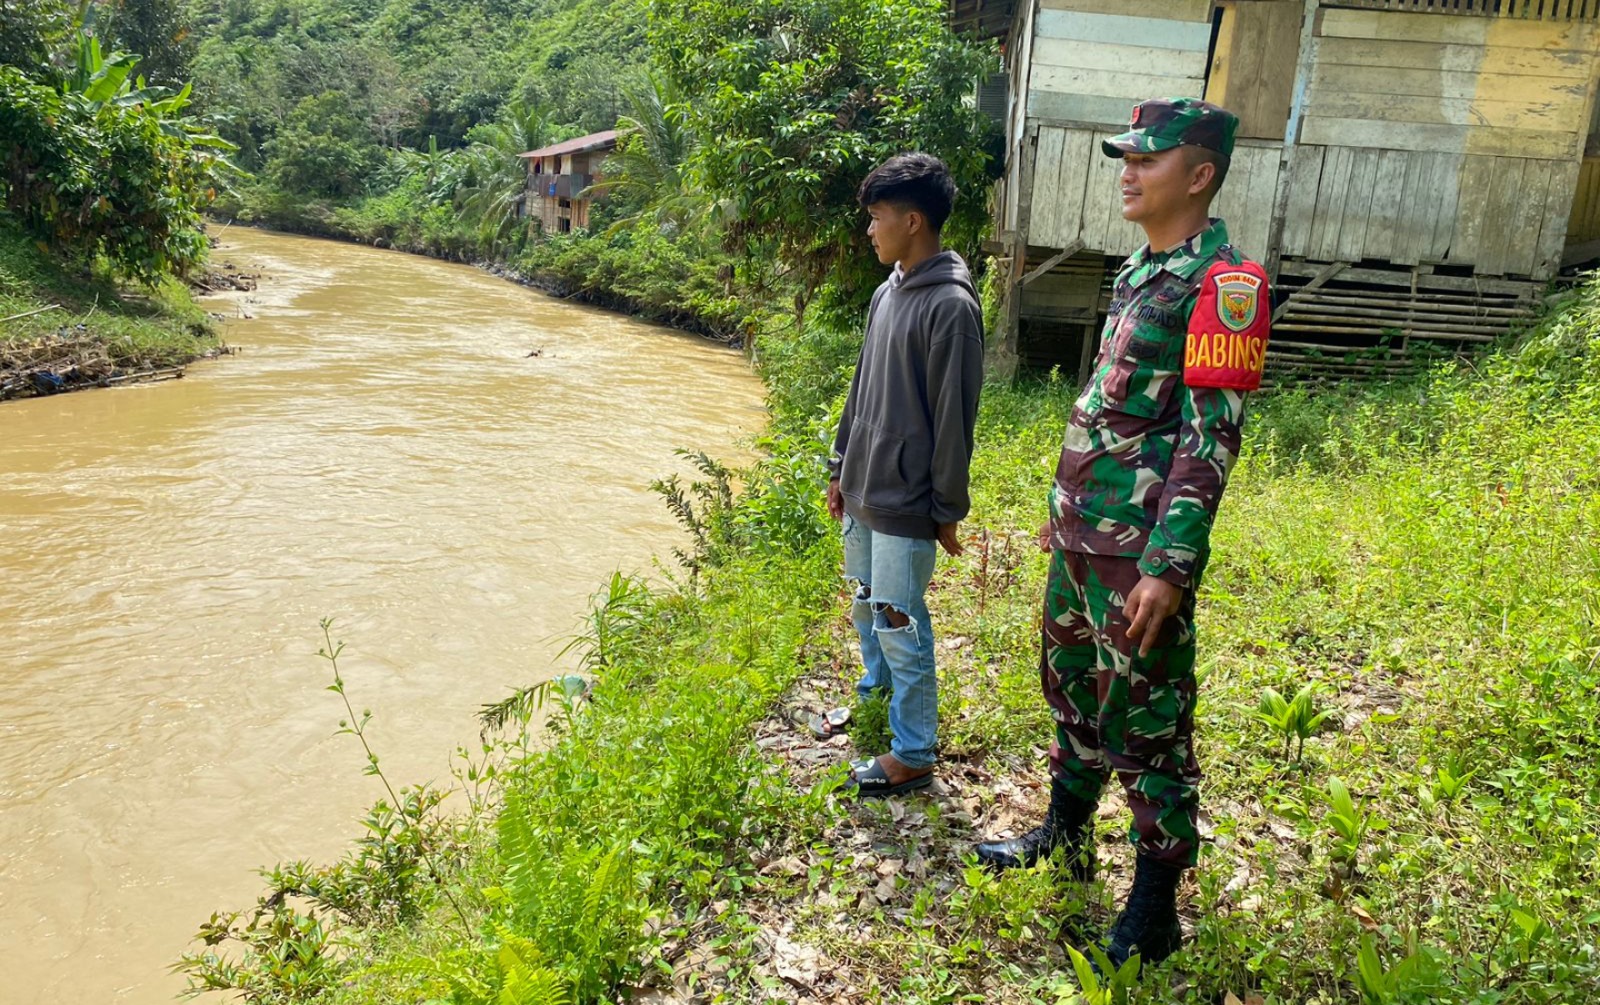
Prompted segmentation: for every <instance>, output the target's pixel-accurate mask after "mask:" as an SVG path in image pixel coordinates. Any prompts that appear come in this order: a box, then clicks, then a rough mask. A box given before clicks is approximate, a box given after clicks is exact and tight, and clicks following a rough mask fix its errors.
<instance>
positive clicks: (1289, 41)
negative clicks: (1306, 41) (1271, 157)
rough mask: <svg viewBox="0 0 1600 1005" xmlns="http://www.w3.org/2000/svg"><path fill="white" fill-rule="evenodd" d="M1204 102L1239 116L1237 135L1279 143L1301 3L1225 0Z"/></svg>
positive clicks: (1285, 117) (1290, 87) (1297, 45)
mask: <svg viewBox="0 0 1600 1005" xmlns="http://www.w3.org/2000/svg"><path fill="white" fill-rule="evenodd" d="M1219 9H1220V11H1221V14H1222V21H1221V24H1220V25H1219V26H1218V31H1217V42H1216V50H1215V52H1214V53H1213V54H1212V60H1211V72H1210V74H1209V75H1208V76H1207V78H1206V91H1205V95H1204V96H1205V98H1206V100H1208V101H1214V102H1216V103H1217V104H1219V105H1222V106H1223V107H1224V108H1227V109H1228V110H1230V111H1232V112H1233V113H1234V114H1236V115H1238V116H1239V135H1240V136H1241V137H1252V138H1256V139H1275V140H1282V139H1283V132H1284V127H1285V126H1286V125H1288V121H1289V104H1290V97H1291V94H1292V92H1293V90H1294V73H1295V64H1296V62H1297V57H1298V56H1299V50H1300V19H1301V15H1302V13H1303V12H1304V10H1305V5H1304V4H1303V3H1301V2H1300V0H1245V2H1238V0H1226V2H1225V3H1223V4H1222V6H1221V7H1220V8H1219Z"/></svg>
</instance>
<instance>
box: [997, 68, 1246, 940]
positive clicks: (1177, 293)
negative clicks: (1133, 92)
mask: <svg viewBox="0 0 1600 1005" xmlns="http://www.w3.org/2000/svg"><path fill="white" fill-rule="evenodd" d="M1237 121H1238V120H1237V119H1236V118H1235V117H1234V116H1233V115H1232V114H1231V113H1229V112H1227V111H1225V110H1223V109H1221V108H1218V107H1217V106H1215V105H1212V104H1208V103H1206V102H1203V101H1197V100H1194V99H1188V98H1176V99H1158V100H1152V101H1146V102H1144V103H1143V104H1141V105H1139V107H1138V108H1136V109H1134V114H1133V121H1132V123H1131V126H1130V129H1129V131H1128V132H1126V133H1123V134H1122V135H1120V136H1117V137H1114V138H1112V139H1110V140H1107V141H1106V142H1105V144H1104V148H1105V153H1106V154H1107V155H1108V156H1112V157H1120V158H1122V159H1123V161H1124V166H1123V171H1122V196H1123V199H1122V201H1123V216H1124V217H1125V218H1127V219H1130V220H1133V221H1135V222H1137V223H1139V224H1140V225H1141V226H1142V227H1143V228H1144V230H1145V233H1146V235H1147V237H1148V238H1149V243H1148V244H1146V245H1145V246H1144V247H1143V248H1141V249H1140V250H1139V251H1137V252H1135V253H1134V255H1133V256H1132V257H1131V258H1129V259H1128V260H1127V262H1126V263H1125V264H1124V265H1123V267H1122V269H1121V271H1120V272H1119V273H1118V274H1117V279H1116V286H1115V291H1114V294H1113V299H1112V301H1111V306H1110V310H1109V312H1108V316H1107V320H1106V326H1105V329H1104V331H1103V333H1102V335H1101V345H1100V354H1099V358H1098V361H1097V363H1096V365H1095V370H1094V375H1093V377H1092V378H1091V379H1090V381H1089V384H1088V386H1087V387H1086V388H1085V389H1084V391H1083V394H1082V396H1081V397H1079V399H1078V402H1077V405H1076V406H1075V407H1074V408H1073V410H1072V417H1071V419H1070V420H1069V424H1068V426H1067V433H1066V438H1065V442H1064V444H1063V446H1062V450H1061V459H1060V463H1059V464H1058V466H1057V468H1056V477H1055V484H1054V486H1053V487H1052V489H1051V492H1050V522H1049V523H1048V524H1047V525H1046V527H1045V528H1043V529H1042V530H1041V532H1040V534H1041V545H1042V546H1044V547H1046V548H1047V549H1048V550H1049V551H1050V574H1049V583H1048V586H1047V587H1046V591H1045V618H1044V638H1043V644H1042V647H1041V655H1040V675H1041V680H1042V684H1043V688H1044V696H1045V700H1046V701H1047V702H1049V704H1050V708H1051V711H1052V712H1053V714H1054V717H1055V721H1056V736H1055V740H1054V742H1053V743H1052V744H1051V748H1050V774H1051V800H1050V810H1049V814H1048V816H1047V817H1046V819H1045V822H1044V824H1042V825H1041V826H1040V827H1038V828H1036V829H1035V830H1033V831H1032V832H1030V833H1028V834H1027V835H1024V836H1023V837H1021V838H1018V839H1015V840H1009V841H993V842H986V843H984V844H981V845H979V846H978V856H979V858H980V859H981V860H983V861H984V862H986V863H988V864H990V865H992V866H995V867H1000V868H1006V867H1018V866H1030V865H1032V864H1033V863H1034V862H1036V861H1037V860H1038V859H1039V858H1041V857H1043V856H1047V855H1049V854H1051V853H1052V852H1053V851H1055V850H1056V849H1064V850H1065V853H1066V857H1067V861H1068V865H1069V867H1070V868H1071V870H1072V873H1073V875H1074V876H1075V877H1077V878H1079V879H1084V880H1087V879H1088V878H1090V877H1091V876H1092V875H1093V869H1094V857H1093V856H1094V850H1093V841H1092V821H1093V816H1094V812H1095V808H1096V805H1097V804H1098V802H1099V799H1100V792H1101V788H1102V787H1103V786H1104V784H1105V782H1106V780H1107V778H1108V777H1109V775H1110V774H1111V773H1112V772H1115V773H1116V775H1117V778H1118V780H1119V781H1120V782H1121V783H1122V788H1123V791H1124V792H1125V794H1126V796H1127V800H1128V803H1129V805H1130V807H1131V808H1132V810H1133V825H1132V827H1131V829H1130V833H1129V837H1130V839H1131V840H1132V842H1133V844H1134V846H1135V848H1136V849H1137V852H1138V859H1137V862H1138V864H1137V871H1136V873H1135V879H1134V886H1133V890H1132V891H1131V893H1130V894H1129V898H1128V903H1127V905H1126V907H1125V909H1124V911H1123V912H1122V914H1121V916H1120V917H1119V918H1118V920H1117V922H1116V925H1115V926H1114V927H1113V929H1112V931H1111V934H1110V936H1109V938H1108V940H1107V944H1106V947H1105V948H1106V950H1107V953H1108V955H1109V956H1110V957H1111V959H1112V961H1113V962H1114V963H1116V964H1118V965H1120V964H1121V963H1122V962H1124V961H1125V960H1126V959H1127V958H1128V957H1129V956H1130V955H1132V954H1133V953H1135V952H1137V953H1139V954H1140V955H1141V956H1142V957H1143V959H1144V960H1145V961H1146V962H1153V961H1155V960H1158V959H1161V958H1163V957H1165V956H1167V955H1169V954H1171V953H1172V952H1173V951H1175V950H1176V949H1177V948H1178V945H1179V944H1180V942H1181V939H1182V931H1181V929H1180V927H1179V924H1178V915H1177V885H1178V880H1179V878H1180V876H1181V874H1182V870H1184V869H1186V868H1189V867H1191V866H1193V865H1194V864H1195V856H1196V852H1197V850H1198V842H1197V834H1196V830H1195V817H1196V808H1197V791H1196V786H1197V784H1198V783H1199V781H1200V767H1199V764H1198V763H1197V762H1196V760H1195V753H1194V747H1193V742H1192V736H1193V730H1194V705H1195V677H1194V664H1195V630H1194V598H1195V588H1196V586H1197V585H1198V583H1199V580H1200V575H1201V573H1202V571H1203V570H1204V568H1205V564H1206V558H1207V554H1208V550H1209V544H1208V541H1209V537H1210V532H1211V522H1212V519H1213V517H1214V516H1215V515H1216V511H1217V504H1218V502H1219V501H1220V500H1221V498H1222V489H1223V486H1224V484H1225V483H1226V481H1227V477H1228V471H1229V469H1230V468H1231V467H1232V465H1233V461H1234V458H1235V457H1237V455H1238V452H1239V440H1240V430H1241V426H1242V423H1243V421H1244V392H1245V391H1249V390H1253V389H1255V388H1256V387H1258V386H1259V385H1260V379H1261V370H1262V366H1263V364H1264V363H1265V354H1266V341H1267V329H1268V325H1269V323H1270V315H1271V306H1270V302H1269V299H1268V290H1267V279H1266V274H1265V272H1263V271H1262V269H1261V267H1260V266H1259V265H1257V264H1255V263H1254V262H1249V261H1247V260H1245V259H1244V258H1243V257H1242V256H1241V255H1240V254H1239V253H1238V252H1237V251H1235V250H1234V249H1233V248H1232V247H1231V246H1230V245H1229V244H1228V232H1227V228H1226V227H1225V226H1224V224H1223V223H1222V221H1221V220H1216V219H1212V218H1211V217H1210V215H1209V208H1210V204H1211V200H1212V198H1213V197H1214V196H1215V194H1216V191H1217V188H1218V187H1219V186H1220V185H1221V183H1222V179H1223V177H1224V176H1225V175H1226V173H1227V165H1228V158H1229V157H1230V155H1231V154H1232V152H1233V134H1234V130H1235V127H1236V125H1237Z"/></svg>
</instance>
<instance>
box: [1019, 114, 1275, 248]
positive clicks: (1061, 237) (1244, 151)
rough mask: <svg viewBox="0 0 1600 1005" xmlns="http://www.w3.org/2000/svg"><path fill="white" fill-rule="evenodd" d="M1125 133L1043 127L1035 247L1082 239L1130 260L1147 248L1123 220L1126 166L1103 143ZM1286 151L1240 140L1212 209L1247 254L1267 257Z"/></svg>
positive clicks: (1031, 236)
mask: <svg viewBox="0 0 1600 1005" xmlns="http://www.w3.org/2000/svg"><path fill="white" fill-rule="evenodd" d="M1118 131H1119V130H1113V129H1088V128H1071V127H1061V126H1040V127H1039V139H1038V144H1037V146H1036V148H1035V151H1034V157H1035V159H1034V171H1033V179H1034V183H1033V203H1032V213H1031V218H1030V223H1029V227H1028V242H1029V243H1030V244H1033V245H1036V246H1039V247H1050V248H1065V247H1067V246H1069V245H1071V244H1072V243H1074V242H1076V241H1082V242H1083V246H1084V247H1085V248H1087V249H1090V250H1092V251H1098V252H1103V253H1105V254H1108V255H1128V254H1132V253H1133V252H1134V251H1136V250H1138V248H1139V246H1140V245H1142V244H1143V243H1144V233H1143V232H1142V231H1141V230H1140V229H1139V228H1138V226H1137V225H1135V224H1132V223H1129V222H1127V221H1126V220H1124V219H1123V218H1122V193H1121V183H1120V176H1121V172H1122V162H1121V161H1119V160H1116V159H1115V158H1111V157H1107V156H1106V155H1105V154H1104V153H1103V152H1102V151H1101V149H1100V141H1101V140H1104V139H1106V138H1108V137H1111V136H1114V135H1116V133H1117V132H1118ZM1280 148H1281V144H1279V143H1272V142H1269V141H1264V140H1240V141H1239V143H1238V145H1237V146H1236V147H1235V149H1234V154H1233V162H1232V164H1231V165H1230V167H1229V171H1228V179H1227V182H1226V183H1225V184H1224V185H1223V186H1222V191H1221V193H1220V194H1219V195H1218V197H1217V202H1216V205H1215V207H1214V210H1213V212H1215V213H1216V215H1218V216H1221V217H1222V218H1224V219H1225V220H1227V221H1228V228H1229V233H1230V234H1231V236H1232V238H1233V243H1234V244H1235V245H1236V246H1237V247H1239V248H1240V249H1242V250H1243V251H1244V252H1245V254H1248V255H1252V256H1256V257H1261V256H1264V255H1265V254H1266V244H1267V235H1268V232H1269V230H1270V227H1271V223H1272V200H1273V194H1274V193H1275V192H1276V191H1277V186H1278V161H1279V150H1280Z"/></svg>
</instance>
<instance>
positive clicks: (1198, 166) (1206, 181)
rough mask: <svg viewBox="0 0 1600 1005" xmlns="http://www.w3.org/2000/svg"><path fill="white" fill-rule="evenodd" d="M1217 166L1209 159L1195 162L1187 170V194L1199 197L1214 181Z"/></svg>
mask: <svg viewBox="0 0 1600 1005" xmlns="http://www.w3.org/2000/svg"><path fill="white" fill-rule="evenodd" d="M1216 177H1217V166H1216V165H1215V164H1213V163H1212V162H1211V161H1210V159H1209V158H1206V159H1200V160H1197V161H1196V162H1195V164H1194V166H1193V167H1192V168H1190V169H1189V194H1190V195H1200V194H1202V193H1203V192H1205V191H1206V190H1207V189H1209V188H1210V187H1211V183H1212V182H1213V181H1215V180H1216Z"/></svg>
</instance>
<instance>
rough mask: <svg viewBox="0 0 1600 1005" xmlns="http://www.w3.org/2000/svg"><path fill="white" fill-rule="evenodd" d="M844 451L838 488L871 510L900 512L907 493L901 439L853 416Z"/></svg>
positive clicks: (903, 446) (907, 486) (906, 465)
mask: <svg viewBox="0 0 1600 1005" xmlns="http://www.w3.org/2000/svg"><path fill="white" fill-rule="evenodd" d="M846 449H847V450H848V452H849V456H848V457H846V459H845V465H844V472H843V474H844V477H843V478H842V479H841V483H840V486H839V487H840V489H841V490H842V491H843V492H844V493H845V494H846V495H852V496H855V497H856V498H857V499H860V500H861V502H862V504H863V505H865V506H868V507H871V508H872V509H881V510H891V511H898V510H902V509H904V507H905V505H906V503H907V502H908V501H909V498H910V494H911V486H910V479H909V478H908V477H907V476H908V474H909V472H908V471H907V467H908V466H909V465H908V463H907V462H908V460H909V459H908V458H907V457H906V441H905V439H904V438H903V437H900V436H896V435H895V434H893V433H890V432H888V431H886V430H883V429H879V428H878V427H877V426H874V425H873V424H872V423H870V422H867V421H865V420H863V419H861V418H859V417H857V419H856V420H855V424H854V428H853V429H852V430H851V435H850V445H849V447H847V448H846ZM858 451H859V452H858Z"/></svg>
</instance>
